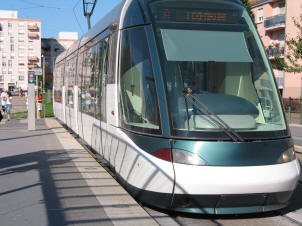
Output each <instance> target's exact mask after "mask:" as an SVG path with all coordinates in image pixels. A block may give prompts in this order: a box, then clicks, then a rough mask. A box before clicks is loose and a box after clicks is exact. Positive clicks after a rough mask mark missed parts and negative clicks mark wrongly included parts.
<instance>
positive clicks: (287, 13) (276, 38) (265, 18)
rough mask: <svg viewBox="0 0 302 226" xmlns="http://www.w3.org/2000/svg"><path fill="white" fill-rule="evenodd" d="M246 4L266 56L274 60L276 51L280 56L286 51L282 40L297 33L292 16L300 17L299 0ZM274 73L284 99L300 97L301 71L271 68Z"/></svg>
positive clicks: (253, 0)
mask: <svg viewBox="0 0 302 226" xmlns="http://www.w3.org/2000/svg"><path fill="white" fill-rule="evenodd" d="M250 3H251V5H252V11H253V12H254V14H255V23H256V25H257V29H258V32H259V34H260V36H261V38H262V41H263V44H264V47H265V49H266V53H267V55H268V57H269V59H270V60H271V62H272V63H274V56H275V53H276V52H279V54H280V56H281V57H283V58H284V55H285V54H286V53H287V51H288V49H287V46H286V43H285V39H286V38H296V37H297V34H298V29H297V27H296V26H295V25H294V22H293V19H292V18H293V17H295V18H297V19H299V18H300V14H302V0H250ZM301 63H302V62H301ZM274 73H275V77H276V80H277V83H278V87H279V90H280V93H281V94H282V96H283V97H284V98H288V97H292V98H300V97H301V96H302V73H287V72H284V71H280V70H274Z"/></svg>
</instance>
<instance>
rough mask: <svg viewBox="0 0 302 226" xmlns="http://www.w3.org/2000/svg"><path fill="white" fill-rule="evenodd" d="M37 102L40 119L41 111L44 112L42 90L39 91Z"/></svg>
mask: <svg viewBox="0 0 302 226" xmlns="http://www.w3.org/2000/svg"><path fill="white" fill-rule="evenodd" d="M36 103H37V111H38V119H40V118H41V112H42V103H43V97H42V95H41V93H40V92H39V93H38V97H37V99H36Z"/></svg>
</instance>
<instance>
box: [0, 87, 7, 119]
mask: <svg viewBox="0 0 302 226" xmlns="http://www.w3.org/2000/svg"><path fill="white" fill-rule="evenodd" d="M6 102H7V91H6V90H4V91H3V92H2V93H1V107H2V112H3V114H5V110H6Z"/></svg>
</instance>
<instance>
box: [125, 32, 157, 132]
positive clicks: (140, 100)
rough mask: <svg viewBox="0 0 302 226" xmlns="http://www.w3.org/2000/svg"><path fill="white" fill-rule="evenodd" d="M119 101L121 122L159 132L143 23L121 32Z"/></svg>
mask: <svg viewBox="0 0 302 226" xmlns="http://www.w3.org/2000/svg"><path fill="white" fill-rule="evenodd" d="M121 51H122V52H121V74H120V77H121V78H120V88H121V91H120V101H121V110H122V116H121V117H122V118H121V122H122V126H124V127H125V128H128V129H131V130H136V131H139V132H147V133H160V119H159V108H158V102H157V92H156V88H155V80H154V75H153V69H152V64H151V60H150V53H149V47H148V43H147V38H146V33H145V30H144V28H143V27H137V28H131V29H128V30H125V31H124V32H123V34H122V48H121Z"/></svg>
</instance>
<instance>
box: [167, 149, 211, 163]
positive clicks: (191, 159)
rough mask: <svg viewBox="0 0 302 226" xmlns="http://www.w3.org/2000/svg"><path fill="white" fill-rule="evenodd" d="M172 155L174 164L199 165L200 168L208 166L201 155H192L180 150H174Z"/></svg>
mask: <svg viewBox="0 0 302 226" xmlns="http://www.w3.org/2000/svg"><path fill="white" fill-rule="evenodd" d="M172 155H173V162H175V163H180V164H188V165H199V166H205V165H207V164H208V163H207V162H206V161H205V160H204V159H202V158H201V157H200V156H199V155H197V154H195V153H192V152H188V151H184V150H179V149H173V150H172Z"/></svg>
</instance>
